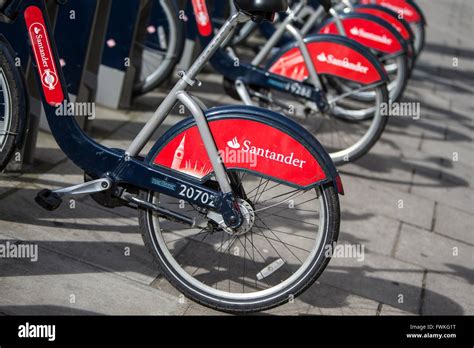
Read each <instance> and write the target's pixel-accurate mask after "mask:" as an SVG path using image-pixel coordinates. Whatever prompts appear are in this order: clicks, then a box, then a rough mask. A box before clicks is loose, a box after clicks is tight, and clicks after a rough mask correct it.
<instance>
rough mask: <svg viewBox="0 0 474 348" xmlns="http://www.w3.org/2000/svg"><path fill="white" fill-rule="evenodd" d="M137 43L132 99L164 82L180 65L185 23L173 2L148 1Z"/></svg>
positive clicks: (143, 11) (167, 0)
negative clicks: (178, 64)
mask: <svg viewBox="0 0 474 348" xmlns="http://www.w3.org/2000/svg"><path fill="white" fill-rule="evenodd" d="M140 23H144V24H145V25H143V27H141V28H140V29H139V33H138V39H137V41H136V44H135V47H134V49H133V52H134V56H133V62H134V64H135V67H136V68H137V74H136V78H135V84H134V93H135V95H141V94H145V93H147V92H149V91H151V90H153V89H154V88H156V87H158V86H159V85H160V84H161V83H163V81H164V80H166V79H167V78H168V77H169V76H170V75H171V74H172V73H173V70H174V67H175V66H176V64H177V63H178V62H179V60H180V58H181V55H182V52H183V47H184V40H185V38H184V22H183V21H182V20H180V19H179V16H178V9H177V7H176V4H175V2H174V1H173V0H154V1H150V2H149V3H148V4H147V5H146V6H145V8H144V9H143V10H142V12H141V18H140Z"/></svg>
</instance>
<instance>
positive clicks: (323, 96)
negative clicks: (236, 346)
mask: <svg viewBox="0 0 474 348" xmlns="http://www.w3.org/2000/svg"><path fill="white" fill-rule="evenodd" d="M143 4H144V5H143V6H142V8H141V9H140V11H141V12H140V17H141V20H140V26H139V28H138V29H137V40H136V43H135V45H134V47H133V52H132V55H131V64H132V65H133V67H134V68H135V71H136V75H135V80H134V86H133V91H134V94H135V96H139V95H143V94H146V93H148V92H150V91H153V90H155V89H156V88H158V87H160V88H162V89H163V88H165V87H164V86H165V84H164V82H165V81H169V79H170V78H171V77H172V76H173V74H174V72H175V70H176V66H177V65H178V63H179V62H180V61H181V60H182V58H183V52H184V51H185V50H184V47H185V43H186V40H187V39H189V38H192V39H195V40H197V41H199V43H200V44H201V47H202V50H201V52H200V53H199V54H198V56H197V57H196V58H195V59H194V62H193V63H192V64H191V65H190V67H189V68H188V69H186V71H182V72H180V74H179V79H178V81H177V82H176V84H175V85H174V87H172V88H171V89H170V90H169V92H168V93H167V94H166V96H165V98H164V100H163V101H162V102H161V104H160V105H159V106H158V107H157V110H156V111H155V113H154V114H153V116H152V117H151V118H150V119H149V120H148V122H147V123H146V124H145V125H144V126H143V128H142V130H141V131H140V132H139V134H137V136H136V137H135V138H134V139H131V140H130V145H129V147H128V148H127V149H111V148H107V147H105V146H103V145H101V144H98V143H97V142H95V141H94V140H93V139H91V138H90V137H89V136H88V135H87V134H86V133H85V132H84V131H83V129H82V128H81V127H80V126H79V125H78V123H77V121H76V118H75V117H58V116H57V113H56V111H57V108H58V106H59V105H62V104H63V103H64V102H65V101H66V102H67V101H68V100H69V99H68V95H69V93H68V88H67V86H68V81H66V79H65V76H64V73H63V68H62V64H61V61H60V59H59V55H58V51H59V52H61V46H58V47H56V43H55V39H54V35H53V33H52V31H51V24H50V22H49V19H48V17H47V16H45V1H44V0H42V1H33V0H0V12H1V13H2V21H3V22H5V23H10V24H14V23H19V22H18V21H20V22H21V23H22V27H23V30H24V31H25V32H26V33H27V34H26V36H25V37H27V38H28V39H27V40H26V39H25V42H24V43H22V45H23V46H24V47H29V49H30V54H31V56H32V57H33V59H34V61H35V64H34V65H35V75H36V78H37V81H38V84H37V85H38V89H39V91H40V93H41V98H42V101H43V108H44V111H45V114H46V118H47V120H48V124H49V128H50V130H51V132H52V134H53V135H54V137H55V139H56V141H57V143H58V145H59V147H60V148H61V149H62V150H63V151H64V153H65V154H66V155H67V156H68V157H69V159H70V160H71V161H73V162H74V163H75V164H76V165H77V166H78V167H80V168H81V169H82V170H83V171H84V176H85V182H84V183H78V184H77V185H75V186H72V187H67V188H62V189H58V190H53V191H51V190H42V191H41V192H39V193H38V195H37V197H36V202H37V203H38V204H39V205H40V206H41V207H43V208H45V209H47V210H49V211H53V210H56V209H57V208H59V206H60V205H61V202H62V199H64V198H65V197H68V196H71V195H90V196H91V197H92V198H93V199H94V200H95V201H96V202H97V203H98V204H100V205H102V206H105V207H108V208H115V207H130V208H134V209H138V212H139V213H138V214H139V222H140V229H141V232H142V236H143V240H144V243H145V245H146V246H147V248H148V249H149V250H150V252H151V253H152V255H153V256H154V259H155V261H156V264H157V266H158V267H159V269H160V270H161V271H162V273H163V275H164V276H165V277H166V278H167V279H168V280H169V281H170V282H171V283H172V284H173V285H174V286H175V287H176V288H177V289H179V290H180V291H181V292H182V293H183V294H184V295H186V296H188V297H189V298H191V299H193V300H195V301H197V302H199V303H202V304H204V305H206V306H209V307H212V308H216V309H218V310H222V311H227V312H252V311H260V310H265V309H269V308H272V307H275V306H278V305H281V304H283V303H285V302H288V301H289V299H293V298H294V297H296V296H298V295H299V294H301V293H302V292H303V291H304V290H305V289H307V288H308V287H309V286H310V285H311V284H313V282H314V281H315V280H316V279H317V278H318V277H319V276H320V275H321V273H322V272H323V270H324V269H325V267H326V266H327V264H328V262H329V260H330V253H329V254H328V253H327V250H328V249H331V248H332V246H333V245H334V243H335V242H336V241H337V238H338V233H339V224H340V208H339V198H338V196H339V194H344V190H343V184H342V180H341V178H340V176H339V174H338V172H337V169H336V166H340V165H344V164H346V163H350V162H353V161H356V160H357V159H359V158H361V157H363V156H364V155H365V154H367V153H368V152H369V151H370V150H371V148H372V147H373V146H374V145H375V144H376V143H377V141H378V140H379V139H380V137H381V136H383V131H384V129H385V127H386V125H387V122H388V119H389V117H388V116H389V115H388V114H386V112H384V106H386V105H388V104H389V103H396V102H398V101H400V99H401V98H402V96H403V92H404V90H405V88H406V86H407V83H408V82H409V79H410V75H411V72H412V70H413V69H414V68H415V67H416V63H417V57H418V56H419V55H420V53H421V51H422V50H423V45H424V26H425V19H424V16H423V14H422V12H421V10H420V9H419V8H418V6H417V5H416V4H415V2H414V1H412V0H360V1H352V0H341V1H331V0H297V1H296V0H295V1H289V2H288V1H287V0H258V1H257V0H233V1H214V2H211V1H205V0H192V1H188V2H187V8H186V9H181V8H180V6H179V5H178V4H177V3H175V1H173V0H161V1H158V0H148V1H144V2H143ZM16 45H18V42H17V43H16ZM14 58H15V55H14V53H13V52H12V47H11V43H9V42H8V40H7V39H6V38H5V37H4V36H3V35H2V37H1V40H0V169H2V168H3V167H4V166H5V165H6V164H7V163H8V161H9V160H10V159H11V156H12V154H13V152H14V149H15V148H17V147H18V146H19V144H21V143H22V142H23V141H25V136H23V135H24V129H25V124H26V123H27V122H26V120H25V117H26V116H24V115H26V109H27V100H28V96H27V93H26V89H25V83H24V78H23V77H22V72H21V70H20V69H19V68H18V67H17V66H16V65H15V59H14ZM208 63H209V64H210V65H211V66H212V68H213V69H214V70H215V71H216V72H217V73H218V74H220V75H222V81H223V90H224V91H225V93H227V94H228V95H229V96H231V97H232V98H234V99H236V100H237V102H236V105H231V106H220V105H212V108H210V109H208V108H207V107H206V106H205V105H204V103H202V102H201V101H200V100H199V99H198V98H197V97H195V96H193V95H192V94H191V93H189V89H190V88H191V87H198V86H199V85H200V83H199V81H198V80H197V77H198V75H199V73H200V72H201V71H202V69H203V68H204V67H205V66H206V65H207V64H208ZM178 103H180V104H182V105H184V107H186V109H187V110H188V113H189V114H190V115H191V116H190V117H189V118H186V119H184V120H182V121H181V122H179V123H178V124H176V125H175V126H173V127H172V128H171V129H169V130H168V131H167V132H165V134H164V135H163V136H162V137H161V138H160V139H159V140H158V141H157V142H156V143H155V144H154V145H153V146H152V148H151V150H150V151H149V152H148V154H147V155H145V156H143V155H142V150H143V149H144V148H145V146H146V145H147V143H148V142H149V141H150V139H151V137H152V135H153V134H154V133H155V131H156V130H157V129H158V128H159V127H160V126H161V125H162V123H163V121H164V120H165V119H166V117H167V116H168V115H169V114H170V112H171V111H172V110H173V108H174V107H175V106H176V105H177V104H178ZM97 117H99V118H100V115H98V116H97ZM263 134H264V135H265V136H262V135H263ZM347 194H350V192H348V193H347Z"/></svg>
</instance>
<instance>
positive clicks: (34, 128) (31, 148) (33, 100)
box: [7, 2, 58, 171]
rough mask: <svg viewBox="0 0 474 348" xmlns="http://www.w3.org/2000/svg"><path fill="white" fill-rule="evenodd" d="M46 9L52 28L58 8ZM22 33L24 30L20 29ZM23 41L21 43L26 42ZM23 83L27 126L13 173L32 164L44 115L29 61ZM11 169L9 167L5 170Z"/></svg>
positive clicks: (51, 4)
mask: <svg viewBox="0 0 474 348" xmlns="http://www.w3.org/2000/svg"><path fill="white" fill-rule="evenodd" d="M46 8H47V11H48V16H49V18H50V19H51V24H52V25H53V27H54V25H55V24H54V23H55V20H56V15H57V10H58V6H57V5H56V3H55V2H48V3H47V4H46ZM18 23H19V25H22V26H24V25H25V24H24V21H23V20H18ZM21 31H22V32H24V29H23V28H22V29H21ZM24 40H25V41H21V42H23V43H24V42H27V41H26V40H28V39H26V38H25V39H24ZM25 82H26V90H27V98H28V101H27V102H28V103H29V117H28V125H27V132H26V134H25V139H24V142H23V151H22V153H23V154H22V156H21V157H22V161H21V165H19V166H18V165H17V166H14V167H15V168H14V169H15V171H21V170H22V168H23V166H24V164H31V163H33V159H34V153H35V149H36V140H37V137H38V130H39V125H40V119H41V118H45V117H46V116H45V114H44V111H43V107H42V105H41V97H40V94H39V92H38V87H37V81H36V79H35V76H34V71H33V67H32V65H31V60H30V61H29V63H28V68H27V69H26V71H25ZM13 161H15V156H14V157H13ZM9 168H12V167H11V166H10V165H9V167H8V168H7V169H9Z"/></svg>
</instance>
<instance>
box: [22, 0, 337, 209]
mask: <svg viewBox="0 0 474 348" xmlns="http://www.w3.org/2000/svg"><path fill="white" fill-rule="evenodd" d="M31 3H34V4H35V5H29V3H28V5H29V6H27V7H26V9H25V10H24V20H25V25H26V28H27V30H28V34H29V38H30V41H31V54H32V57H34V59H35V62H36V68H37V69H36V70H37V74H36V77H37V80H38V86H40V90H41V95H42V99H43V106H44V110H45V113H46V117H47V120H48V124H49V126H50V129H51V132H52V134H53V135H54V137H55V139H56V141H57V143H58V145H59V147H60V148H61V150H63V152H64V153H65V154H66V155H67V156H68V157H69V159H71V160H72V161H73V162H74V163H75V164H76V165H77V166H78V167H80V168H81V169H83V170H84V171H85V172H87V173H88V174H90V175H91V176H92V177H96V178H100V177H108V178H110V179H111V180H112V181H113V182H114V183H115V184H129V185H133V186H135V187H137V188H140V189H144V190H152V191H155V192H161V193H164V194H166V195H169V196H172V197H175V198H178V199H183V198H184V199H186V200H188V201H189V202H192V203H194V204H196V205H198V206H201V207H205V208H217V209H219V208H220V204H221V203H222V201H223V194H222V192H218V191H215V190H213V189H211V188H209V187H206V186H204V185H203V184H202V181H201V180H199V179H196V178H194V177H192V176H189V175H186V174H183V173H180V172H179V171H176V170H173V169H169V168H166V167H164V166H156V165H154V164H153V163H150V161H146V160H145V161H144V160H143V159H142V158H139V157H136V158H135V157H128V156H126V155H125V152H124V151H123V150H116V149H110V148H107V147H105V146H103V145H100V144H98V143H97V142H95V141H94V140H93V139H91V138H90V137H89V136H88V135H87V134H85V133H84V132H83V130H82V129H81V128H80V127H79V125H78V123H77V122H76V120H75V119H74V117H70V116H58V115H57V114H56V111H57V106H58V105H59V104H62V103H64V102H69V100H68V93H67V88H66V83H65V80H64V75H63V73H62V70H61V69H57V67H60V64H59V57H58V54H57V52H56V49H55V45H54V41H52V38H53V36H52V32H51V28H50V25H49V24H48V22H47V21H45V19H44V18H45V6H44V2H43V1H40V2H39V3H38V2H37V1H31ZM53 40H54V39H53ZM220 110H221V111H220V113H222V114H228V113H231V112H234V114H235V112H236V110H235V108H229V109H226V108H223V109H220ZM226 110H228V111H226ZM239 113H240V114H241V115H243V116H241V117H242V118H243V117H247V118H248V119H249V120H254V121H255V122H261V123H265V122H267V121H268V122H269V124H268V129H271V128H273V127H274V128H276V129H278V130H280V129H281V130H282V131H284V132H286V133H287V134H291V136H289V138H291V137H293V138H294V139H296V140H300V139H301V140H302V142H303V144H306V145H305V146H307V148H308V149H309V150H308V151H311V154H312V155H313V156H314V158H308V161H310V160H313V161H320V162H317V164H319V166H318V167H319V168H321V170H320V173H324V175H323V174H320V175H321V176H318V177H317V178H318V179H319V181H318V180H316V179H315V180H314V182H313V184H318V183H321V184H322V183H325V182H331V183H332V184H333V185H335V186H336V187H337V188H339V189H338V191H339V192H341V193H342V185H341V184H340V179H339V176H338V175H337V171H336V169H335V167H334V165H333V163H332V161H331V159H330V158H329V157H328V155H325V154H324V151H323V150H322V149H321V147H320V145H319V144H317V141H315V140H311V139H305V138H306V137H305V136H299V137H298V136H296V135H295V136H293V134H294V133H297V132H302V129H301V128H300V127H299V126H298V125H294V124H292V122H290V121H288V120H287V119H286V118H284V117H283V116H279V117H278V116H276V115H272V116H273V117H272V116H267V117H264V115H262V114H261V111H260V112H259V109H253V108H248V107H240V108H239ZM212 115H214V114H213V113H211V114H209V117H211V116H212ZM279 119H280V120H279ZM271 120H273V124H274V125H273V124H271V122H270V121H271ZM278 120H279V121H278ZM285 121H286V127H285V126H283V124H285ZM177 127H178V126H175V127H173V128H172V129H173V130H176V129H177ZM279 127H280V128H279ZM295 129H296V130H295ZM275 131H276V130H275ZM168 134H170V133H169V132H168ZM302 134H306V133H302ZM167 139H169V138H167ZM163 141H164V140H163ZM267 145H268V146H270V145H269V144H267ZM262 146H263V145H262ZM156 148H157V146H155V147H154V149H155V151H154V152H153V156H151V157H156V156H157V155H158V153H157V152H156ZM288 150H292V149H291V148H290V149H288ZM296 151H299V149H298V148H296V149H295V155H294V156H296V155H297V153H296ZM298 154H300V153H298ZM301 154H302V153H301ZM148 157H150V156H148ZM308 157H310V156H309V155H308ZM292 159H294V160H296V159H297V158H296V157H293V158H292ZM303 160H304V158H303ZM295 163H296V162H295ZM311 163H312V164H313V167H312V169H314V168H316V167H317V166H316V164H315V163H314V162H311ZM308 169H309V168H308ZM263 175H264V174H262V176H263ZM309 186H311V185H309ZM183 187H184V188H186V189H187V190H192V191H193V192H201V193H202V194H201V195H194V196H191V197H183V195H182V190H183Z"/></svg>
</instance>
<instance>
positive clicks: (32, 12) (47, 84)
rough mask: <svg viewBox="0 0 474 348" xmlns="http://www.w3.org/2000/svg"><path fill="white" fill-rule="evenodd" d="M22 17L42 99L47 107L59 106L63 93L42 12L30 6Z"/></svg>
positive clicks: (36, 7)
mask: <svg viewBox="0 0 474 348" xmlns="http://www.w3.org/2000/svg"><path fill="white" fill-rule="evenodd" d="M23 15H24V18H25V24H26V28H27V30H28V36H29V39H30V42H31V47H32V49H33V56H34V59H35V62H36V69H37V71H38V75H39V76H40V80H41V87H42V90H43V94H44V98H45V100H46V102H47V103H48V104H49V105H52V106H58V105H61V103H62V102H63V101H64V93H63V88H62V86H61V81H60V80H59V74H58V70H57V69H56V63H55V60H54V55H53V51H52V49H51V44H50V41H49V34H48V30H47V28H46V24H45V22H44V17H43V12H42V11H41V9H40V8H39V7H38V6H34V5H32V6H28V7H27V8H26V9H25V11H24V13H23Z"/></svg>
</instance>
